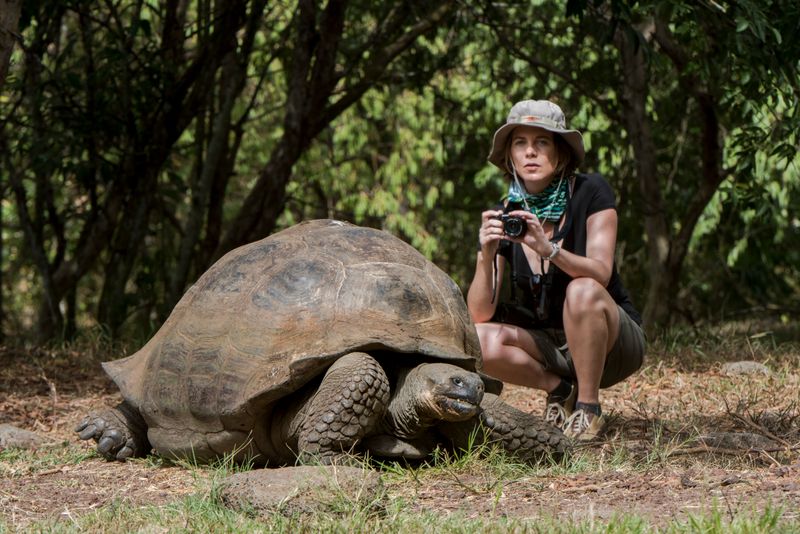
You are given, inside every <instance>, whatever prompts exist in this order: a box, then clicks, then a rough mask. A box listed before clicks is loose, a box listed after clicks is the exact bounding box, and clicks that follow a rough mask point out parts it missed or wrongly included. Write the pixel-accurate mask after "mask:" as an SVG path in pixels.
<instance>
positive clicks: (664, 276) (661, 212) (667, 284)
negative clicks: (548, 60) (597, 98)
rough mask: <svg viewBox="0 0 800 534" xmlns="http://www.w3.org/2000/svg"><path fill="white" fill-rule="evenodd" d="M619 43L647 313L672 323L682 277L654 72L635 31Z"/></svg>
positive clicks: (658, 322) (650, 321) (648, 319)
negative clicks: (656, 133)
mask: <svg viewBox="0 0 800 534" xmlns="http://www.w3.org/2000/svg"><path fill="white" fill-rule="evenodd" d="M615 41H616V45H617V47H618V49H619V51H620V58H621V62H622V72H623V86H622V87H621V91H620V93H621V101H622V115H623V120H624V121H625V129H626V130H627V132H628V138H629V139H630V140H631V144H632V147H633V154H634V158H635V160H636V175H637V177H638V179H639V189H640V191H641V195H642V200H643V205H642V215H643V217H644V227H645V232H646V235H647V257H648V265H647V273H648V288H647V299H646V300H645V305H644V313H643V319H644V323H645V325H646V326H647V329H648V330H650V331H655V330H658V329H660V328H662V327H663V326H665V325H666V323H667V321H668V320H669V316H670V312H671V309H672V306H673V304H674V296H675V293H676V289H677V286H674V284H675V282H676V281H677V280H675V279H674V273H671V272H670V269H668V260H669V256H670V235H669V228H668V225H667V219H666V216H665V209H664V201H663V198H662V196H661V187H660V184H659V180H658V169H657V167H656V146H655V142H654V140H653V133H652V128H651V121H650V117H649V115H648V114H647V97H648V90H647V88H648V74H647V64H646V58H645V56H644V47H643V46H641V45H640V43H638V42H637V41H636V40H635V39H634V38H632V37H631V35H630V34H629V33H626V32H624V31H621V30H620V31H618V32H617V35H616V39H615Z"/></svg>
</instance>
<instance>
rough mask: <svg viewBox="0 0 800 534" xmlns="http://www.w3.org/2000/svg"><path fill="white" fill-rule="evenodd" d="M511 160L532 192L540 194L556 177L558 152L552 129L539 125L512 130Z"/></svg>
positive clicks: (529, 191) (526, 186)
mask: <svg viewBox="0 0 800 534" xmlns="http://www.w3.org/2000/svg"><path fill="white" fill-rule="evenodd" d="M509 150H510V153H511V161H512V163H513V164H514V167H515V168H516V169H517V176H518V177H519V179H520V180H522V183H523V184H524V185H525V189H527V190H528V193H540V192H541V191H543V190H544V188H545V187H547V186H548V185H549V184H550V182H551V181H552V180H553V176H554V175H555V172H556V167H558V151H557V149H556V144H555V141H554V140H553V134H552V132H549V131H547V130H545V129H543V128H538V127H536V126H519V127H517V128H514V131H512V132H511V147H510V149H509Z"/></svg>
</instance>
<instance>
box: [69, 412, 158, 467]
mask: <svg viewBox="0 0 800 534" xmlns="http://www.w3.org/2000/svg"><path fill="white" fill-rule="evenodd" d="M123 408H126V407H125V406H124V404H123V405H120V406H118V407H117V408H115V409H112V410H109V411H107V412H103V413H102V414H99V415H96V414H91V415H89V416H88V417H86V418H85V419H83V421H81V422H80V423H78V425H77V426H76V427H75V431H76V432H77V433H78V436H79V437H80V438H81V439H84V440H89V439H93V440H94V441H96V442H97V452H98V453H99V454H100V455H102V456H103V457H104V458H106V459H107V460H120V461H124V460H126V459H127V458H130V457H132V456H137V455H140V454H146V453H147V452H148V451H149V450H150V444H149V443H147V434H146V429H145V428H144V427H143V426H142V425H140V424H139V421H137V420H135V415H136V414H135V413H133V412H131V410H130V409H123ZM128 412H130V414H129V413H128ZM139 417H141V416H139ZM141 423H142V424H143V421H142V422H141Z"/></svg>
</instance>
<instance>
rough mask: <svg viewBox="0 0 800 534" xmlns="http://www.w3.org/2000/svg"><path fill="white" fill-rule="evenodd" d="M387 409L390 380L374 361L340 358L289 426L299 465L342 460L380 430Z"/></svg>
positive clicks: (360, 355)
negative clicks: (294, 442) (313, 460)
mask: <svg viewBox="0 0 800 534" xmlns="http://www.w3.org/2000/svg"><path fill="white" fill-rule="evenodd" d="M388 405H389V379H388V378H387V377H386V373H385V372H384V371H383V368H381V366H380V364H379V363H378V362H377V361H376V360H375V359H374V358H373V357H372V356H370V355H369V354H365V353H363V352H353V353H350V354H347V355H345V356H343V357H341V358H339V359H338V360H336V362H334V364H333V365H331V367H330V368H329V369H328V371H327V372H326V373H325V377H324V378H323V379H322V383H321V384H320V385H319V388H318V389H317V392H316V393H315V394H314V396H313V397H312V398H311V400H310V401H309V402H308V404H307V405H306V406H305V407H304V408H303V409H302V410H300V412H299V413H298V414H297V416H296V417H295V419H294V421H293V423H292V428H293V429H296V433H297V434H296V435H297V449H298V451H297V453H298V456H299V458H300V460H310V459H317V460H319V461H321V462H323V463H333V462H335V461H336V459H337V458H341V457H343V456H345V455H346V454H347V453H349V452H351V451H352V450H353V449H354V447H355V446H356V445H357V444H358V442H359V441H360V440H361V439H362V438H363V437H364V436H365V435H367V434H368V433H369V432H371V431H373V430H374V429H375V428H376V427H377V426H378V424H379V423H380V421H381V420H382V419H383V416H384V413H385V412H386V407H387V406H388Z"/></svg>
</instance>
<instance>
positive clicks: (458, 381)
mask: <svg viewBox="0 0 800 534" xmlns="http://www.w3.org/2000/svg"><path fill="white" fill-rule="evenodd" d="M453 384H455V385H456V386H458V387H464V381H463V380H461V379H460V378H454V379H453Z"/></svg>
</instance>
